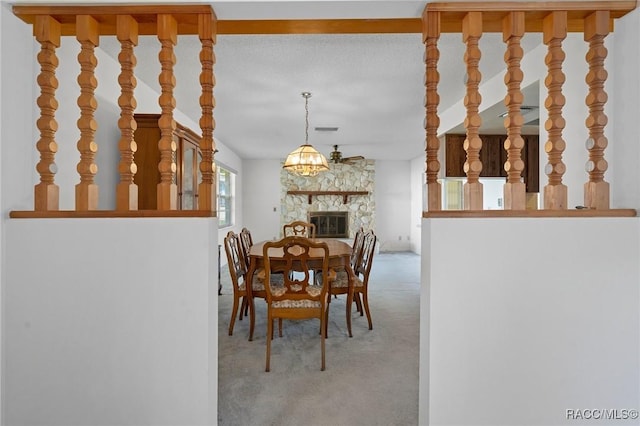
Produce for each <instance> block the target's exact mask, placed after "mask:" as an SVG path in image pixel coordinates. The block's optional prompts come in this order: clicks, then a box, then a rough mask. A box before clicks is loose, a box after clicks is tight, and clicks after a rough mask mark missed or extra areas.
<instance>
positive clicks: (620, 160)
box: [605, 10, 640, 208]
mask: <svg viewBox="0 0 640 426" xmlns="http://www.w3.org/2000/svg"><path fill="white" fill-rule="evenodd" d="M638 28H640V12H639V11H638V10H635V11H633V12H631V13H629V14H627V15H625V16H624V17H622V18H620V19H619V20H617V21H616V27H615V32H614V33H613V34H611V35H609V37H611V38H612V39H613V41H614V43H613V47H612V48H610V49H609V57H610V58H611V61H612V62H615V64H616V67H615V69H614V70H613V72H609V79H610V80H611V82H612V84H613V85H614V88H615V99H614V105H613V106H614V111H615V113H614V114H613V115H610V116H609V126H611V127H612V128H613V129H615V136H614V137H613V138H609V146H613V147H615V150H614V152H613V154H610V153H609V148H607V150H606V151H605V158H607V159H609V161H610V168H609V169H610V170H611V173H612V174H613V175H615V182H616V185H615V186H612V187H611V198H612V199H613V200H615V205H616V206H619V207H633V208H640V168H639V167H638V164H640V143H639V142H640V136H639V134H638V118H639V115H640V114H639V113H638V99H640V80H638V72H639V70H640V43H638V42H639V41H640V37H639V35H638Z"/></svg>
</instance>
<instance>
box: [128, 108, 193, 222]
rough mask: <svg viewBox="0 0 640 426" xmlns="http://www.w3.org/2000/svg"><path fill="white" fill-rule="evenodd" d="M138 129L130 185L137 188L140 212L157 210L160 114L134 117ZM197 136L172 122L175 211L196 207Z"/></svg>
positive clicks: (135, 134)
mask: <svg viewBox="0 0 640 426" xmlns="http://www.w3.org/2000/svg"><path fill="white" fill-rule="evenodd" d="M134 118H135V120H136V123H137V124H138V128H137V130H136V131H135V133H134V139H135V141H136V144H137V145H138V150H137V151H136V153H135V156H134V159H135V162H136V165H137V166H138V171H137V173H136V175H135V177H134V182H135V183H136V185H138V208H139V209H140V210H156V209H157V186H158V183H160V172H159V171H158V163H159V162H160V151H159V150H158V141H159V140H160V128H159V127H158V119H159V118H160V114H134ZM200 139H201V137H200V136H199V135H198V134H196V133H195V132H194V131H192V130H191V129H189V128H187V127H184V126H183V125H181V124H179V123H176V130H175V132H174V134H173V140H174V141H175V143H176V158H175V162H176V181H175V182H174V183H175V184H176V185H177V187H178V209H179V210H195V209H197V208H198V183H199V182H200V181H201V173H200V167H199V165H200V161H201V160H202V153H201V151H200Z"/></svg>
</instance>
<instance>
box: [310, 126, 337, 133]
mask: <svg viewBox="0 0 640 426" xmlns="http://www.w3.org/2000/svg"><path fill="white" fill-rule="evenodd" d="M314 130H315V131H316V132H337V131H338V128H337V127H314Z"/></svg>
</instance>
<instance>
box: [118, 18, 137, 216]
mask: <svg viewBox="0 0 640 426" xmlns="http://www.w3.org/2000/svg"><path fill="white" fill-rule="evenodd" d="M116 35H117V37H118V41H120V54H119V55H118V60H119V62H120V70H121V71H120V77H118V82H119V83H120V88H121V92H120V97H119V98H118V105H120V109H121V112H120V120H118V127H119V128H120V142H119V143H118V149H119V151H120V164H119V166H118V171H119V172H120V182H119V183H118V185H117V186H116V210H120V211H128V210H138V185H136V184H135V183H134V182H133V176H134V175H135V174H136V172H137V170H138V168H137V166H136V163H135V161H134V155H135V152H136V150H137V145H136V142H135V140H134V138H133V135H134V132H135V131H136V129H137V128H138V126H137V124H136V120H134V118H133V113H134V112H135V110H136V106H137V103H136V98H135V95H134V89H135V88H136V85H137V81H136V76H135V73H134V70H135V66H136V56H135V53H134V51H133V49H134V46H137V45H138V22H137V21H136V20H135V19H134V18H133V17H132V16H131V15H118V16H117V18H116Z"/></svg>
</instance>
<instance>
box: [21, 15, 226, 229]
mask: <svg viewBox="0 0 640 426" xmlns="http://www.w3.org/2000/svg"><path fill="white" fill-rule="evenodd" d="M13 10H14V13H15V14H16V15H17V16H19V17H20V18H22V19H23V20H24V21H26V22H28V23H30V24H32V25H33V31H34V36H35V38H36V40H37V41H38V42H39V43H40V53H39V54H38V57H37V60H38V63H39V64H40V68H41V71H40V74H39V75H38V84H39V86H40V90H41V94H40V96H39V98H38V106H39V107H40V118H39V119H38V120H37V126H38V129H39V130H40V139H39V140H38V143H37V145H36V146H37V149H38V151H39V153H40V162H39V163H38V164H37V166H36V169H37V172H38V173H39V175H40V183H38V184H37V185H36V186H35V189H34V206H35V207H34V212H43V213H41V214H40V216H45V217H105V214H106V216H107V217H108V216H109V215H116V216H132V217H135V216H156V215H159V216H161V215H167V214H168V215H170V216H174V214H169V213H170V212H171V211H173V210H176V208H177V187H176V149H177V147H176V143H175V142H174V140H173V134H174V130H175V128H176V123H175V120H174V117H173V114H174V110H175V107H176V101H175V98H174V94H173V91H174V88H175V86H176V76H175V74H174V70H173V68H174V65H175V63H176V59H175V53H174V47H175V46H176V45H177V42H178V36H179V35H183V34H185V35H186V34H193V35H198V36H199V37H200V40H201V43H202V50H201V52H200V61H201V63H202V72H201V75H200V82H201V85H202V95H201V96H200V105H201V107H202V117H201V118H200V126H201V129H202V141H201V144H200V150H201V153H202V162H201V164H200V165H199V168H200V171H201V175H202V181H201V182H199V185H198V186H199V191H200V194H199V203H198V206H197V209H198V211H196V212H176V214H175V215H181V216H182V215H184V216H203V215H206V216H213V215H215V205H216V187H215V186H216V179H215V159H214V154H215V152H216V150H215V140H214V138H213V131H214V128H215V121H214V119H213V108H214V105H215V100H214V98H213V88H214V85H215V77H214V75H213V64H214V63H215V55H214V52H213V45H214V44H215V38H216V31H217V19H216V16H215V14H214V13H213V10H212V9H211V7H210V6H204V5H181V4H175V5H169V4H165V5H119V6H95V5H93V4H90V3H89V4H86V5H74V6H48V5H34V6H25V5H17V6H14V8H13ZM139 35H156V36H157V38H158V40H159V43H160V52H159V54H158V60H159V62H160V68H161V72H160V75H159V77H158V80H159V82H160V88H161V93H160V96H159V99H158V104H159V107H160V110H161V112H162V113H161V116H160V119H159V120H158V121H159V122H158V127H159V128H160V131H161V137H160V140H159V141H158V147H159V151H160V161H159V163H158V170H159V172H160V182H159V183H158V188H157V194H158V210H159V211H160V213H159V214H153V213H151V212H149V211H147V212H138V213H137V212H136V211H137V210H138V187H137V185H136V184H135V183H134V176H135V174H136V172H137V165H136V161H135V153H136V150H137V145H136V141H135V139H134V134H135V130H136V128H137V124H136V122H135V119H134V113H135V110H136V106H137V102H136V98H135V94H134V90H135V87H136V84H137V81H136V76H135V67H136V62H137V60H136V56H135V54H134V47H135V46H136V45H137V44H138V36H139ZM63 36H75V37H76V38H77V40H78V42H79V44H80V53H79V54H78V62H79V65H80V74H79V76H78V79H77V81H78V86H79V88H80V95H79V97H78V101H77V103H78V107H79V108H80V117H79V119H78V120H77V126H78V129H79V130H80V138H79V140H78V143H77V149H78V151H79V153H80V161H79V163H78V165H77V171H78V174H79V176H80V183H79V184H78V185H76V188H75V210H74V211H72V212H57V213H56V214H47V212H53V211H57V210H59V188H58V186H57V185H56V184H55V182H54V177H55V174H56V172H57V169H56V164H55V154H56V152H57V151H58V145H57V143H56V140H55V136H56V131H57V129H58V123H57V122H56V119H55V112H56V110H57V108H58V101H57V100H56V97H55V92H56V89H57V88H58V80H57V79H56V75H55V72H56V69H57V67H58V58H57V57H56V48H58V47H59V46H60V39H61V37H63ZM103 36H116V37H117V39H118V41H119V42H120V48H121V50H120V54H119V55H118V61H119V62H120V75H119V76H118V82H119V84H120V96H119V97H118V100H117V102H118V105H119V106H120V117H119V120H117V126H118V128H119V130H120V140H119V143H118V151H119V153H120V162H119V164H118V176H119V183H118V184H117V185H116V188H115V192H116V205H115V209H116V210H115V212H111V213H108V212H98V211H97V208H98V193H99V191H98V186H97V184H96V183H95V177H96V174H97V173H98V168H97V165H96V162H95V159H96V153H97V151H98V144H97V143H96V140H95V134H96V130H97V128H98V123H97V122H96V118H95V112H96V108H97V106H98V105H97V101H96V96H95V91H96V88H97V85H98V82H97V79H96V68H97V66H98V65H99V64H98V63H97V59H96V55H95V48H96V47H97V46H98V45H99V40H100V37H103ZM116 212H117V213H116ZM23 213H26V212H23ZM71 213H76V214H75V215H74V214H71ZM77 213H82V214H77ZM37 216H38V215H37V214H36V215H20V214H18V215H17V217H37ZM13 217H16V215H13Z"/></svg>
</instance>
